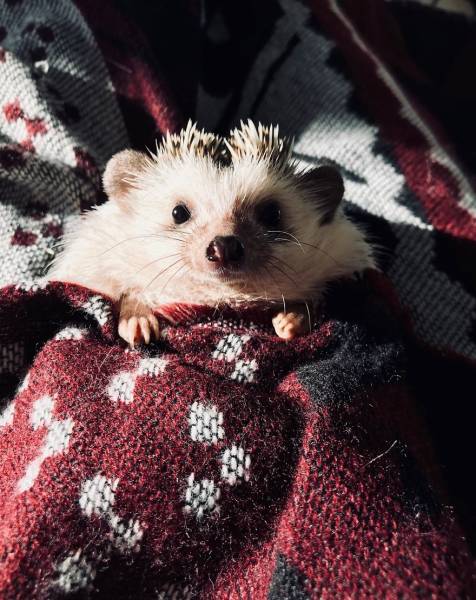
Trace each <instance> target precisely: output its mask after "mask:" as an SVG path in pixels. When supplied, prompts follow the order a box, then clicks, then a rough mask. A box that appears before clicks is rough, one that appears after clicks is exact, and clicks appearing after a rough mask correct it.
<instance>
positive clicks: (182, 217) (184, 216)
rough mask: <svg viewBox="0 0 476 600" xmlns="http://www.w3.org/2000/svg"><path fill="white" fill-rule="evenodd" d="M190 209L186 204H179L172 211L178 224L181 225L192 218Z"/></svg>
mask: <svg viewBox="0 0 476 600" xmlns="http://www.w3.org/2000/svg"><path fill="white" fill-rule="evenodd" d="M190 216H191V215H190V211H189V210H188V208H187V207H186V206H185V204H177V206H176V207H175V208H174V209H173V211H172V217H173V220H174V223H175V224H176V225H181V224H182V223H185V222H186V221H188V220H189V219H190Z"/></svg>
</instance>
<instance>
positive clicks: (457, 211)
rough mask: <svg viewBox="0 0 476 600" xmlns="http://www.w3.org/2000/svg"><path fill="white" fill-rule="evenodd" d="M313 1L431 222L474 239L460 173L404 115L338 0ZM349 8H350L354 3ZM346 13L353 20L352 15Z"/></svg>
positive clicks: (474, 229) (475, 222) (475, 225)
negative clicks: (455, 172) (457, 174)
mask: <svg viewBox="0 0 476 600" xmlns="http://www.w3.org/2000/svg"><path fill="white" fill-rule="evenodd" d="M310 5H311V7H312V8H313V10H314V11H315V14H316V15H317V16H318V18H319V22H320V23H322V25H323V26H325V27H326V29H327V30H328V31H329V33H330V34H331V36H332V38H333V39H334V40H335V41H336V43H337V44H338V46H339V49H340V50H341V52H342V53H343V55H344V56H345V58H346V59H347V61H348V66H349V69H350V71H351V73H352V74H353V75H354V78H355V85H356V87H357V88H358V89H359V91H360V96H361V98H362V100H363V101H364V102H365V103H366V105H367V106H368V108H369V109H370V110H371V112H372V114H373V115H374V117H375V118H376V120H377V122H378V123H379V125H380V127H381V131H382V133H383V135H384V137H385V139H386V140H387V141H388V142H389V143H390V144H391V145H392V148H393V153H394V156H395V158H396V160H397V162H398V164H399V167H400V169H401V171H402V173H403V174H404V175H405V179H406V182H407V184H408V186H409V187H410V189H411V190H412V191H413V192H414V193H415V194H416V195H417V197H418V198H419V200H420V202H421V205H422V206H423V208H424V210H425V212H426V216H427V218H428V220H429V221H430V223H431V224H432V225H433V226H434V227H435V229H436V230H438V231H442V232H445V233H448V234H450V235H454V236H457V237H460V238H465V239H468V240H472V241H475V240H476V220H475V219H474V217H472V216H471V215H470V214H469V213H468V211H467V210H466V209H465V208H464V207H463V206H461V204H460V202H459V201H458V198H460V197H461V190H460V189H459V184H458V182H457V181H456V179H455V176H454V175H453V174H452V173H451V172H450V171H449V170H448V168H447V167H445V166H444V165H442V164H441V163H438V162H437V161H435V160H434V157H433V156H432V154H431V151H432V148H431V146H430V144H429V142H428V141H427V139H426V138H425V136H424V135H423V133H422V132H421V130H420V129H418V128H417V127H416V126H415V125H414V124H412V123H411V121H410V120H409V118H408V117H407V116H406V115H405V114H404V111H405V109H404V107H402V105H401V104H400V102H399V100H398V98H397V97H396V95H395V94H394V93H393V91H392V90H391V89H390V88H389V87H388V85H387V83H386V82H385V81H384V80H383V79H382V76H381V74H379V73H378V65H377V63H376V62H375V60H374V59H373V58H372V56H371V55H370V54H369V53H368V52H366V51H364V50H363V49H362V48H361V47H360V46H359V44H357V43H356V41H355V38H354V37H353V36H352V35H351V32H350V31H349V29H348V25H347V24H346V23H345V22H344V20H343V19H342V18H341V17H340V16H339V15H338V12H336V10H335V9H334V7H336V6H337V4H336V3H335V2H334V1H333V0H328V1H326V2H317V1H315V0H310ZM346 8H347V9H349V5H346ZM354 8H356V7H354ZM344 15H345V17H346V18H347V19H349V18H350V19H352V13H351V14H350V15H349V14H347V13H344ZM357 31H358V30H357ZM358 34H359V35H360V32H359V31H358ZM364 39H365V38H364ZM370 49H371V50H372V46H370ZM368 90H372V93H368ZM414 105H415V103H414V102H413V101H412V106H413V107H414ZM417 114H418V109H417ZM425 158H426V159H425Z"/></svg>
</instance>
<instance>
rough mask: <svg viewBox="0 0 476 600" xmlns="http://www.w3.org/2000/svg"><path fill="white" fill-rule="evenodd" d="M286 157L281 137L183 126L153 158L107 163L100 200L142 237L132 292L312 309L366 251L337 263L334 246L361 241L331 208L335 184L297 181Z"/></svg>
mask: <svg viewBox="0 0 476 600" xmlns="http://www.w3.org/2000/svg"><path fill="white" fill-rule="evenodd" d="M290 151H291V144H290V142H289V141H288V140H286V139H285V138H280V137H279V135H278V130H277V128H276V129H274V128H264V127H262V126H259V127H258V128H256V127H255V126H254V125H253V124H252V123H251V122H248V123H247V124H246V125H245V124H242V125H241V128H240V129H237V130H234V131H233V132H231V134H230V137H229V138H228V139H226V140H223V139H220V138H217V137H216V136H213V135H211V134H207V133H205V132H200V131H198V130H197V129H196V128H195V127H194V126H192V125H190V124H189V126H188V127H187V129H186V130H184V131H183V132H182V133H181V134H180V135H178V136H172V135H168V136H167V137H166V138H165V140H164V142H163V144H162V145H161V146H160V147H158V149H157V153H156V154H154V155H153V156H151V157H147V156H146V155H143V154H140V153H135V152H131V151H126V152H125V153H121V154H119V155H117V156H116V157H114V158H113V159H112V161H111V162H110V164H109V165H108V168H107V170H106V173H105V179H104V181H105V187H106V191H107V192H108V195H109V196H110V197H111V198H112V199H114V200H116V201H117V205H118V207H119V209H120V210H121V211H122V212H125V213H128V215H129V220H130V221H129V222H130V224H131V227H132V229H133V233H132V234H131V235H132V236H134V234H136V235H137V238H138V239H139V238H141V237H142V239H140V243H138V244H136V246H134V248H133V249H132V250H131V249H130V251H129V257H128V258H129V259H130V260H129V262H130V266H128V267H127V268H128V273H129V278H130V281H131V282H133V284H132V285H131V287H134V288H135V289H140V290H141V291H142V292H143V293H146V294H147V295H148V296H149V297H150V302H152V303H157V302H164V301H175V302H176V301H181V302H204V303H218V302H220V301H223V302H226V303H233V302H246V301H248V302H249V301H261V300H268V301H279V302H281V301H282V300H283V299H285V300H286V301H288V300H290V301H291V300H307V299H312V298H313V297H314V296H315V293H316V289H317V288H318V287H319V286H320V285H321V283H322V282H323V281H326V280H328V278H330V277H333V276H335V274H336V273H340V272H344V271H345V272H348V271H349V268H350V269H351V270H352V268H353V264H354V263H355V261H356V260H359V259H360V260H361V259H362V252H363V248H362V249H361V248H358V249H357V250H356V248H353V251H352V254H354V256H353V257H352V259H351V260H350V261H349V260H347V257H346V260H345V261H343V262H342V263H341V259H342V258H343V257H342V256H341V254H342V250H343V248H342V243H341V242H339V243H336V240H339V239H340V238H342V237H344V238H345V239H346V240H347V242H346V243H347V245H353V246H355V244H354V242H356V243H357V245H358V244H359V243H360V241H362V243H363V244H364V242H363V240H361V235H360V232H358V231H357V230H356V229H355V227H354V226H353V225H352V224H350V223H349V221H347V219H345V218H344V217H343V215H342V213H341V212H340V210H339V205H340V201H341V199H342V193H343V186H342V180H341V178H340V175H339V174H338V173H337V172H336V171H335V170H334V169H332V168H330V167H321V168H318V169H314V170H313V171H308V172H298V171H297V170H296V168H295V167H294V166H293V164H292V162H291V161H290V158H289V157H290ZM344 246H345V243H344ZM365 248H367V246H366V245H365ZM344 253H346V252H345V251H344ZM366 258H367V259H368V252H367V254H366ZM344 263H345V264H344ZM349 263H351V264H349ZM138 264H142V267H141V268H140V269H137V265H138ZM132 265H134V266H132Z"/></svg>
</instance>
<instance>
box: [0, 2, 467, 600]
mask: <svg viewBox="0 0 476 600" xmlns="http://www.w3.org/2000/svg"><path fill="white" fill-rule="evenodd" d="M184 4H187V3H186V2H184ZM190 4H193V3H190ZM263 4H264V3H263ZM267 4H269V5H270V6H271V5H273V6H274V7H275V10H270V11H269V14H268V15H267V18H266V19H265V20H262V21H259V22H260V23H263V24H264V25H263V27H264V31H263V32H262V34H263V35H262V36H261V37H260V39H259V43H258V44H257V45H256V47H255V48H254V49H253V51H252V52H244V53H242V54H241V55H240V56H241V59H240V60H243V61H244V63H243V64H244V67H245V68H243V64H242V63H239V64H237V65H236V67H237V68H236V69H235V68H233V69H230V67H229V65H230V64H234V63H232V62H230V63H226V64H227V69H226V73H225V70H224V69H223V64H222V63H220V60H219V59H221V60H223V58H224V57H225V59H226V60H229V59H230V56H231V58H233V54H230V52H231V50H230V48H231V49H234V51H235V52H236V48H238V47H239V44H237V43H235V42H234V38H233V35H231V37H230V38H229V41H228V40H227V37H226V35H225V34H226V33H227V32H228V33H229V32H230V31H231V34H233V32H234V31H235V33H236V24H237V23H238V24H239V23H240V21H239V19H235V20H233V19H230V18H229V15H228V16H226V15H225V16H223V15H222V14H221V13H220V11H217V12H215V13H210V14H208V13H206V14H205V15H204V20H203V23H202V24H201V27H203V30H202V33H203V37H204V39H203V40H202V41H203V43H204V51H205V54H206V55H207V56H208V57H209V58H210V60H209V61H208V63H207V65H208V67H207V68H208V71H207V72H204V73H202V78H201V82H200V85H199V87H198V96H197V97H198V100H197V115H198V117H199V119H200V121H201V122H202V124H205V125H207V126H208V127H209V128H210V129H215V130H217V131H221V130H225V129H226V128H228V127H229V126H231V125H233V124H234V122H235V121H236V120H237V119H239V118H244V117H247V116H251V117H253V118H255V119H261V120H263V121H265V122H279V123H280V124H281V125H282V128H283V130H284V133H286V134H289V135H292V136H295V137H296V158H297V159H299V160H301V161H302V163H303V164H312V163H313V162H314V161H315V160H316V159H317V158H325V159H326V160H328V161H330V162H332V163H334V164H336V165H337V166H338V167H339V168H340V169H341V171H342V172H343V174H344V177H345V179H346V189H347V192H346V208H347V210H349V211H351V212H353V214H354V216H355V217H356V218H359V219H361V220H363V221H364V222H365V223H367V225H368V227H369V233H370V235H371V236H372V239H375V240H377V242H378V243H379V244H380V242H381V239H382V237H383V238H385V241H388V240H390V247H391V249H392V250H393V255H391V254H390V253H389V252H388V251H386V252H385V254H384V255H383V256H382V260H381V266H382V267H383V268H384V269H385V270H386V272H387V274H388V275H389V276H390V278H391V279H392V280H393V282H394V284H395V287H396V289H397V291H398V295H399V296H400V298H401V300H402V301H403V304H404V307H405V311H404V312H403V313H402V311H401V309H400V307H399V303H398V301H397V300H396V299H395V295H394V292H393V289H392V286H391V285H390V284H389V283H388V282H387V281H386V279H385V278H384V277H382V276H380V275H376V274H375V273H368V274H366V275H365V277H364V278H363V279H361V280H356V281H349V282H342V283H341V284H340V285H338V286H336V287H335V289H334V290H333V291H332V293H331V294H330V295H329V296H328V298H327V300H326V305H325V306H323V307H321V311H320V312H319V314H318V321H317V323H316V325H315V328H314V330H313V332H312V333H311V334H309V335H307V336H305V337H303V338H299V339H298V340H295V341H293V342H292V343H289V344H286V343H284V342H282V341H280V340H279V339H277V338H276V337H275V336H274V335H273V334H272V331H271V330H270V329H269V315H266V314H264V313H255V312H250V311H242V312H241V313H239V314H236V313H233V312H231V311H230V312H228V313H224V314H220V315H217V314H214V313H213V312H210V311H207V310H206V309H204V308H203V307H193V306H192V307H169V311H168V313H167V315H168V317H172V318H173V319H174V323H173V324H170V323H168V322H167V323H166V322H164V323H163V324H164V326H165V330H164V331H165V333H164V336H163V339H162V340H161V342H160V343H159V344H157V345H154V346H152V347H150V349H148V350H147V351H145V350H137V351H128V350H126V349H125V347H124V346H123V345H122V344H121V343H120V341H119V340H118V338H117V335H116V328H117V324H116V322H115V315H114V312H113V310H112V307H111V305H110V303H109V301H108V299H107V298H103V297H101V296H100V295H98V294H97V292H92V291H91V290H85V289H82V288H78V287H74V286H68V285H62V284H59V283H57V284H50V285H47V284H46V283H45V282H44V281H43V279H42V277H43V275H44V273H45V270H46V267H47V265H48V263H49V262H50V260H51V258H52V257H53V256H54V255H55V253H56V251H57V241H58V239H59V237H60V236H61V234H62V233H63V231H64V230H65V228H67V227H68V226H69V223H70V221H71V220H72V219H74V218H75V216H76V215H77V214H79V212H80V210H81V209H83V210H84V209H88V208H89V207H90V206H92V205H93V204H95V203H96V202H101V201H104V198H103V196H102V191H101V187H100V174H101V170H102V168H103V167H104V164H105V161H106V160H107V159H108V158H109V157H110V156H111V155H112V154H113V153H114V152H116V151H118V150H120V149H122V148H124V147H126V146H129V145H131V144H133V145H136V146H138V147H141V148H143V147H144V145H145V143H151V140H152V139H153V138H154V136H155V135H158V134H160V132H163V131H165V130H166V129H177V128H178V127H179V126H180V125H181V124H182V123H183V120H182V118H181V116H180V111H179V110H178V106H179V102H178V101H177V100H174V98H173V90H170V89H169V87H168V85H167V82H166V81H165V78H164V76H163V73H161V72H160V70H159V69H157V68H156V69H152V68H151V63H150V62H149V60H148V57H147V52H146V51H144V49H143V45H142V42H143V40H142V39H141V36H140V35H139V34H137V31H135V30H134V29H133V28H131V27H130V26H129V25H128V24H127V23H124V21H123V20H121V19H120V18H119V16H118V15H117V13H115V12H114V11H111V10H110V9H109V8H107V3H106V2H104V3H100V6H99V4H98V3H95V2H92V0H81V1H80V2H78V3H77V4H76V5H75V4H73V3H72V2H69V1H64V0H61V1H60V0H57V1H56V0H53V1H48V2H47V1H46V0H29V1H28V2H27V1H26V0H23V1H22V0H8V1H6V2H4V3H3V4H2V5H0V46H1V47H0V75H1V76H2V86H0V110H1V113H0V136H1V138H0V142H1V144H0V248H1V261H0V280H1V283H2V285H6V287H4V288H3V289H2V290H1V291H0V403H1V404H0V465H1V466H0V497H1V498H2V502H1V503H0V564H1V568H0V590H1V591H0V596H1V597H2V598H3V597H5V598H7V599H8V598H12V599H13V598H15V599H17V598H28V599H30V598H54V597H62V596H65V595H72V596H74V597H85V596H86V597H87V596H92V597H103V598H104V597H105V598H107V597H112V598H137V597H143V598H192V597H201V598H234V597H236V598H243V597H246V598H253V599H254V598H257V599H258V600H259V599H260V598H273V599H278V598H279V599H281V598H282V599H284V598H291V599H292V598H299V599H301V598H369V597H389V598H393V597H404V598H405V597H408V598H413V597H434V598H465V597H471V593H472V590H471V585H472V583H473V573H474V570H473V565H472V562H471V558H470V557H469V554H468V550H467V547H466V545H465V541H464V538H463V535H462V532H461V531H460V529H459V526H458V524H457V523H456V519H455V517H454V515H453V510H452V509H451V508H450V507H449V506H448V504H449V503H448V500H447V499H446V497H445V495H444V485H441V479H440V473H439V470H438V464H437V463H438V458H437V457H436V456H435V454H434V453H433V450H432V445H431V440H429V438H428V436H427V432H426V429H425V426H424V424H423V423H421V421H420V419H419V416H418V414H419V413H418V410H416V403H415V401H414V400H415V399H414V398H413V396H412V393H410V391H414V389H412V390H409V387H412V388H415V380H414V379H413V380H412V381H411V384H412V385H411V386H409V381H408V380H407V375H406V369H407V367H409V369H410V371H411V370H412V368H413V369H414V365H413V362H414V361H413V360H412V361H410V363H409V364H407V360H406V351H407V348H406V346H407V342H408V338H407V337H406V335H405V339H403V338H404V336H402V331H403V330H405V331H406V332H407V333H408V331H410V332H411V335H413V334H414V333H415V334H416V336H415V337H417V338H418V339H419V340H423V341H424V342H425V343H426V344H428V345H431V346H432V347H433V348H436V349H442V348H443V349H448V348H449V349H451V350H452V351H454V352H455V353H457V355H459V356H465V357H467V358H474V356H476V352H475V348H476V346H475V341H474V332H473V328H474V307H475V306H476V300H475V297H474V293H473V291H472V289H473V288H472V287H471V279H470V275H469V274H468V270H467V269H465V268H464V264H468V262H467V261H466V262H465V259H466V258H467V256H471V252H472V251H473V249H474V240H475V238H476V233H475V232H476V225H475V218H474V214H475V213H476V210H475V201H474V192H473V191H472V189H471V187H470V185H469V183H468V181H467V179H466V178H465V176H464V173H462V171H461V170H460V168H459V166H458V164H457V163H456V162H455V161H454V160H453V158H452V157H451V154H450V153H449V152H448V151H447V148H446V146H445V145H444V144H442V143H441V142H440V138H439V137H438V136H437V135H436V134H435V132H434V130H433V129H432V127H431V126H430V125H428V122H427V121H426V120H425V119H424V118H423V117H422V116H421V113H420V112H419V111H418V110H417V109H416V108H415V106H414V104H413V103H412V102H411V101H410V100H409V99H408V97H406V96H405V94H404V93H403V91H402V90H401V88H400V87H399V86H398V83H397V82H396V80H395V79H394V78H393V77H392V75H391V73H390V72H389V71H388V70H387V69H386V67H385V61H384V60H383V58H382V56H385V52H384V51H383V50H382V51H381V48H379V47H378V45H376V46H375V47H374V48H373V49H372V48H371V47H370V46H369V45H368V44H367V43H366V40H365V37H364V36H362V35H361V34H360V32H359V28H358V26H357V25H356V23H357V22H358V21H359V18H358V15H356V14H351V13H352V8H349V7H351V6H352V5H355V3H353V4H352V3H346V2H336V1H335V0H326V1H323V2H319V3H318V2H309V3H308V4H304V3H301V2H297V1H296V2H292V1H291V0H280V1H279V2H278V1H277V0H276V1H274V0H273V1H272V2H269V3H267ZM373 4H375V5H378V4H379V2H375V3H373ZM344 5H348V6H346V10H344V9H343V6H344ZM260 6H261V3H260ZM205 12H206V11H205ZM191 14H192V15H195V17H196V16H197V13H196V11H194V10H193V7H192V10H191ZM197 22H198V19H197ZM197 27H198V25H197ZM234 28H235V29H234ZM238 33H239V34H240V35H241V30H239V27H238ZM239 39H240V40H241V37H240V38H239ZM227 50H228V51H229V53H228V54H227V53H226V52H225V51H227ZM343 57H345V58H346V60H347V63H346V64H347V66H344V63H343V61H342V58H343ZM214 60H215V61H216V60H218V67H220V64H221V69H220V68H218V69H217V71H218V72H219V74H220V77H223V79H221V78H220V77H219V76H218V74H217V73H215V76H212V75H213V68H214V66H215V62H214ZM225 62H226V61H225ZM225 75H226V76H225ZM232 75H233V76H235V75H236V77H237V84H236V87H234V82H233V81H232V80H231V76H232ZM356 89H357V90H359V91H360V92H361V94H360V96H356ZM370 90H371V93H369V91H370ZM358 98H364V99H365V102H366V105H365V106H366V108H365V109H364V108H363V105H362V104H360V100H358ZM455 257H456V258H455ZM458 258H462V259H464V260H461V261H460V262H458ZM459 265H462V266H461V268H460V266H459ZM11 283H14V285H13V286H12V285H7V284H11ZM409 320H411V321H413V323H412V325H411V326H409V327H407V325H408V322H409ZM402 323H405V327H404V326H403V325H402ZM410 356H411V357H412V358H413V354H411V355H410ZM468 364H470V363H468ZM427 372H428V374H429V375H428V379H425V377H426V375H425V373H426V372H423V374H420V375H419V378H418V381H417V383H418V385H419V386H420V387H423V388H426V387H427V386H430V385H433V384H434V381H437V382H438V381H439V382H440V387H441V389H438V385H437V384H436V385H434V388H432V392H431V394H432V396H431V399H433V397H434V396H433V394H434V395H435V397H436V396H437V394H438V393H439V394H442V393H443V394H444V393H445V390H446V389H447V388H445V387H444V386H445V385H446V386H451V381H449V382H445V381H444V379H445V375H444V373H446V371H442V373H443V376H441V374H440V373H438V372H436V371H432V367H431V365H430V367H428V369H427ZM457 372H458V374H460V373H462V372H463V371H457ZM451 373H453V371H451ZM430 376H431V377H430ZM439 376H440V379H438V377H439ZM432 382H433V383H432ZM417 387H418V386H417ZM451 393H454V390H453V389H452V388H451ZM461 393H462V394H463V390H461ZM462 397H463V396H462ZM445 415H446V416H447V417H448V418H449V417H450V415H447V414H446V412H445ZM462 426H464V423H463V424H462ZM458 443H459V442H455V444H456V447H457V444H458ZM427 481H428V483H427ZM432 490H437V491H438V495H437V496H436V495H435V493H434V491H432Z"/></svg>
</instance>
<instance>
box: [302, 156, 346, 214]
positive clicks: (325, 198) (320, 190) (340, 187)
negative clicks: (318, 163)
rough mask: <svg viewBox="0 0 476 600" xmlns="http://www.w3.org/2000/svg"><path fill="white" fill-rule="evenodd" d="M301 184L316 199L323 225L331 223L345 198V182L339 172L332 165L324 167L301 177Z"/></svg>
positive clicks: (312, 170) (307, 172)
mask: <svg viewBox="0 0 476 600" xmlns="http://www.w3.org/2000/svg"><path fill="white" fill-rule="evenodd" d="M300 182H301V184H302V185H304V186H305V187H306V188H307V189H308V190H309V191H310V192H311V194H312V196H313V198H315V202H316V205H317V207H318V209H319V212H320V213H321V214H322V218H321V225H326V224H327V223H330V222H331V221H332V220H333V218H334V216H335V214H336V212H337V209H338V208H339V206H340V204H341V202H342V198H343V197H344V180H343V179H342V176H341V174H340V173H339V171H338V170H337V169H335V168H334V167H331V166H330V165H323V166H322V167H316V168H315V169H311V170H310V171H306V172H305V173H303V174H302V175H300Z"/></svg>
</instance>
